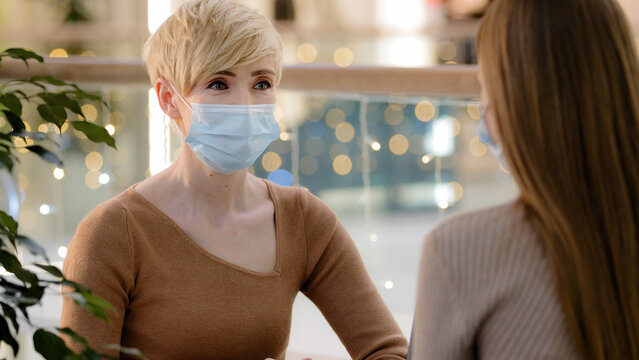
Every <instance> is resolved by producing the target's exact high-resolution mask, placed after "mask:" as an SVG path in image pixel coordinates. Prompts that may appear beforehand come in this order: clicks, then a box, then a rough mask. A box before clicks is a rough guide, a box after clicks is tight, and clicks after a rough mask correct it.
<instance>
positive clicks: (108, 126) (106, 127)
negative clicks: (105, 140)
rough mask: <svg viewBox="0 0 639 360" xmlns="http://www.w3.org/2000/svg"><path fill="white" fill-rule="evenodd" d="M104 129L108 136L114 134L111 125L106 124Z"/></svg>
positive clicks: (113, 127)
mask: <svg viewBox="0 0 639 360" xmlns="http://www.w3.org/2000/svg"><path fill="white" fill-rule="evenodd" d="M104 128H105V129H106V131H107V132H108V133H109V135H111V136H113V135H114V134H115V126H113V124H107V125H106V126H105V127H104Z"/></svg>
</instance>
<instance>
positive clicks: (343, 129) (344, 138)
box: [335, 122, 355, 143]
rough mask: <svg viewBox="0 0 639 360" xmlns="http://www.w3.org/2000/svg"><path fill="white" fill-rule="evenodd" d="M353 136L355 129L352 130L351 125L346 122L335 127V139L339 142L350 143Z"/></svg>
mask: <svg viewBox="0 0 639 360" xmlns="http://www.w3.org/2000/svg"><path fill="white" fill-rule="evenodd" d="M354 136H355V129H354V128H353V125H351V124H349V123H347V122H342V123H340V124H339V125H337V127H335V137H336V138H337V140H339V141H340V142H343V143H347V142H350V141H351V140H353V137H354Z"/></svg>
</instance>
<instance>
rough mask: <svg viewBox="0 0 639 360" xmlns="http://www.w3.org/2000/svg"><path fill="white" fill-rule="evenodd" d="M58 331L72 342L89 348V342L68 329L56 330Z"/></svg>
mask: <svg viewBox="0 0 639 360" xmlns="http://www.w3.org/2000/svg"><path fill="white" fill-rule="evenodd" d="M58 331H59V332H60V333H61V334H65V335H67V336H69V337H70V338H71V339H72V340H73V341H74V342H77V343H78V344H80V345H84V346H89V342H88V341H87V340H86V339H85V338H83V337H82V336H80V335H79V334H78V333H76V332H75V331H73V330H71V329H69V328H63V329H58Z"/></svg>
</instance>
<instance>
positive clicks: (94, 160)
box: [84, 151, 104, 179]
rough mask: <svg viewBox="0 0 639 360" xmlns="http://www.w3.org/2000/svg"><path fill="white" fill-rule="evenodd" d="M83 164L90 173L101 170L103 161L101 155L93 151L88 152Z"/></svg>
mask: <svg viewBox="0 0 639 360" xmlns="http://www.w3.org/2000/svg"><path fill="white" fill-rule="evenodd" d="M84 164H85V165H86V166H87V169H89V170H91V171H98V170H100V169H101V168H102V165H103V164H104V160H103V159H102V155H100V153H99V152H96V151H93V152H90V153H89V154H88V155H87V157H86V158H85V159H84ZM98 176H99V174H98ZM96 179H97V177H96Z"/></svg>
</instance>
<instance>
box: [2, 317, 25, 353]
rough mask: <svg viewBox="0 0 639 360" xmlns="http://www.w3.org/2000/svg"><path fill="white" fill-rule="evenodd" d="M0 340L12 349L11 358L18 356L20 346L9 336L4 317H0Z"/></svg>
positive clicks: (9, 331)
mask: <svg viewBox="0 0 639 360" xmlns="http://www.w3.org/2000/svg"><path fill="white" fill-rule="evenodd" d="M0 340H2V341H3V342H5V343H7V344H8V345H9V346H11V349H13V356H16V355H18V350H19V349H20V345H18V342H17V341H16V339H15V338H14V337H13V335H12V334H11V330H9V324H7V320H6V319H5V318H4V317H0Z"/></svg>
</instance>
